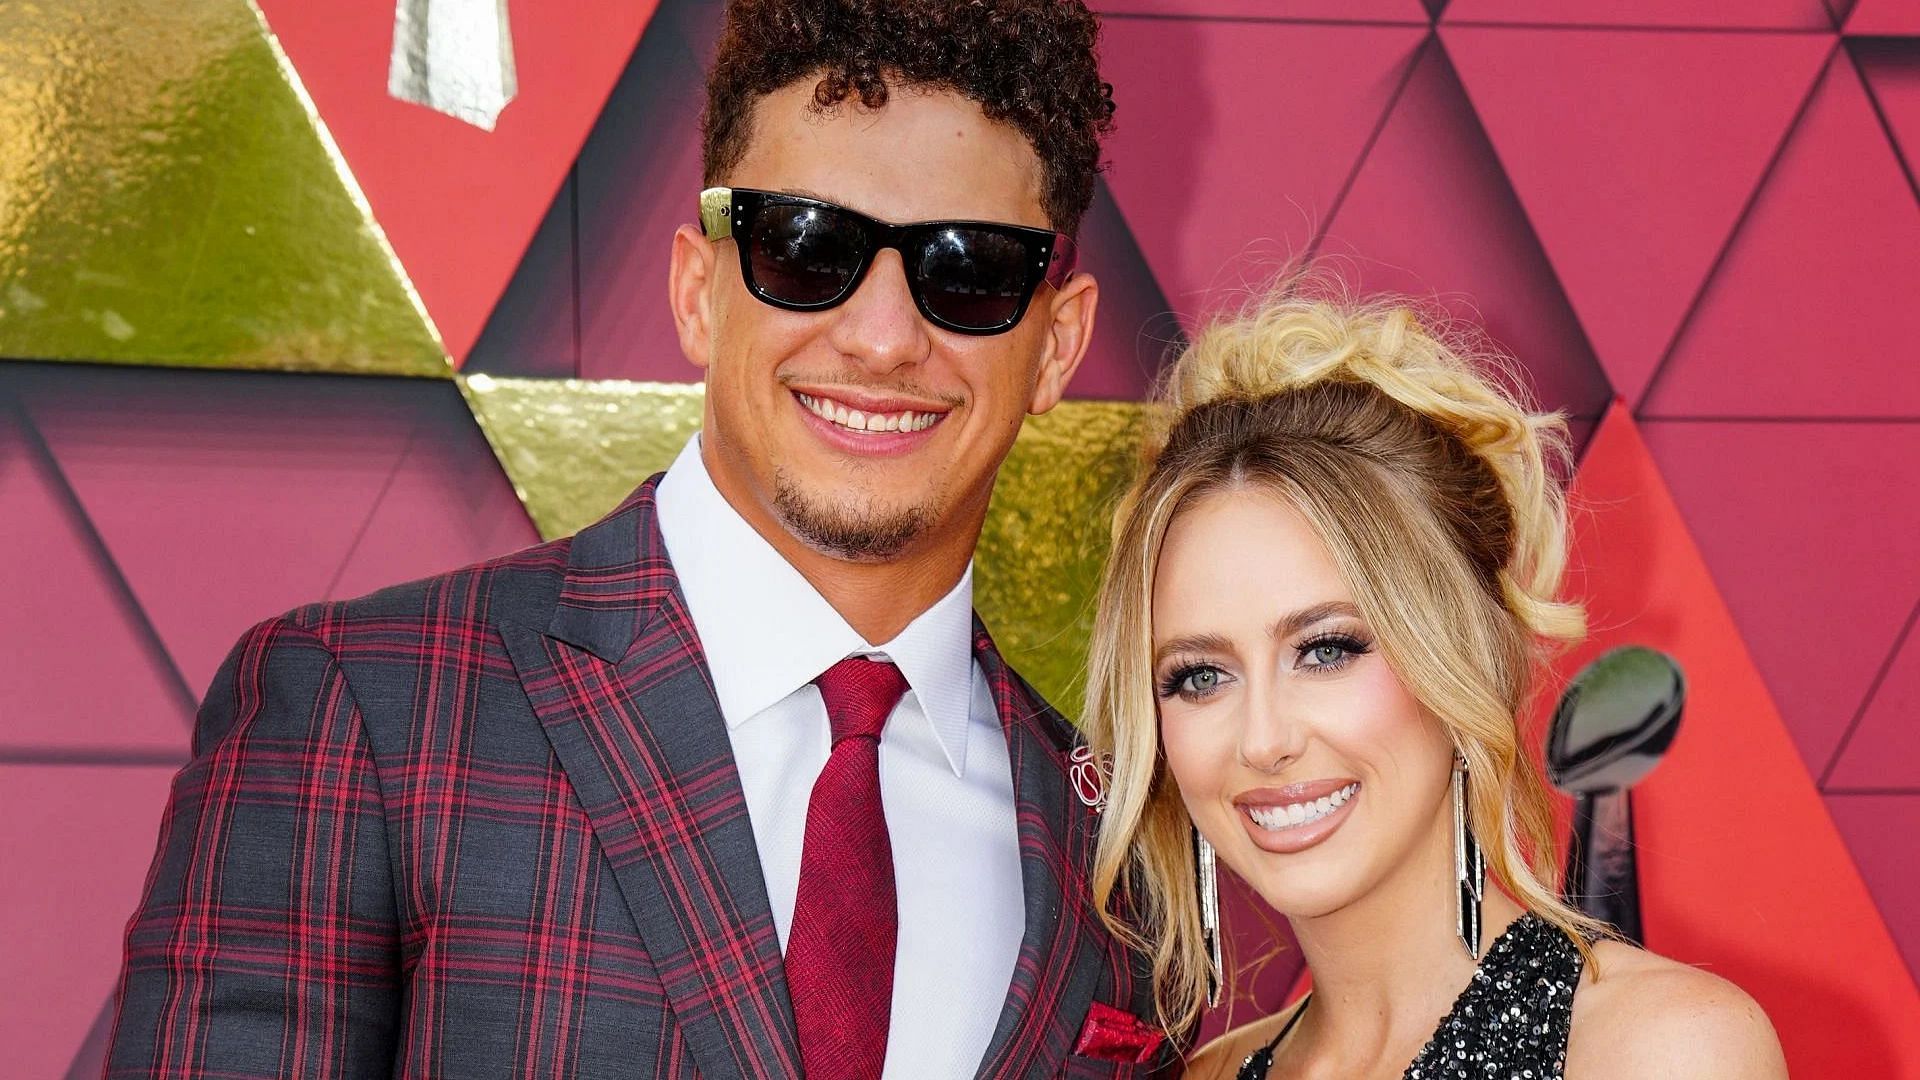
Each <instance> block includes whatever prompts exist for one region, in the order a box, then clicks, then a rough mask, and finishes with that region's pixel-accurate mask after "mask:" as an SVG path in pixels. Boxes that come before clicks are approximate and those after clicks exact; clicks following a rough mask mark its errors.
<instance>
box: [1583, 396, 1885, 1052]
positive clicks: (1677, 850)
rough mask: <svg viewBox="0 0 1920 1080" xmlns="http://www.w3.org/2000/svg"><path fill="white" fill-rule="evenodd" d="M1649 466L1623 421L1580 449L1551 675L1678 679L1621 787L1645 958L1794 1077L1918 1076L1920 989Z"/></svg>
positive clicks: (1819, 639)
mask: <svg viewBox="0 0 1920 1080" xmlns="http://www.w3.org/2000/svg"><path fill="white" fill-rule="evenodd" d="M1650 447H1651V448H1652V449H1653V453H1651V454H1650V453H1649V448H1650ZM1657 456H1659V448H1658V442H1657V436H1651V435H1650V438H1649V440H1648V441H1647V442H1646V443H1643V442H1642V441H1641V439H1640V436H1639V433H1638V432H1637V431H1636V430H1635V424H1634V422H1633V420H1632V418H1631V417H1630V416H1629V415H1628V414H1627V411H1626V409H1625V408H1624V407H1617V408H1616V409H1615V410H1614V411H1613V412H1612V413H1611V414H1610V415H1609V416H1608V418H1607V421H1606V423H1605V424H1603V425H1602V427H1601V429H1600V431H1599V433H1598V434H1596V435H1595V436H1594V442H1593V446H1592V448H1591V449H1590V450H1589V451H1588V453H1587V457H1586V460H1585V461H1584V462H1583V463H1582V464H1581V468H1580V476H1579V479H1578V481H1576V484H1575V487H1574V490H1573V494H1572V498H1573V501H1574V503H1575V505H1576V506H1578V507H1579V512H1578V516H1577V519H1576V523H1575V549H1574V554H1573V559H1572V561H1571V564H1570V565H1571V567H1572V568H1573V570H1572V573H1571V575H1570V586H1571V588H1572V591H1573V593H1574V594H1575V595H1578V596H1580V597H1582V598H1583V599H1584V600H1585V601H1586V603H1587V604H1588V613H1589V619H1590V625H1591V627H1592V631H1591V636H1590V638H1589V640H1588V641H1587V642H1586V643H1585V644H1583V645H1582V646H1581V647H1580V648H1578V649H1577V650H1575V651H1574V652H1573V653H1571V654H1570V655H1568V656H1566V657H1565V658H1563V660H1562V662H1561V663H1560V664H1559V665H1558V666H1557V667H1558V671H1559V672H1560V677H1561V678H1562V679H1564V678H1566V677H1568V676H1570V675H1571V674H1572V673H1573V672H1574V671H1575V670H1577V669H1578V667H1579V666H1580V665H1581V664H1583V663H1585V662H1586V661H1588V660H1590V659H1592V658H1593V657H1594V656H1596V655H1598V653H1599V652H1601V651H1602V650H1604V649H1606V648H1609V647H1612V646H1615V645H1621V644H1628V643H1632V644H1640V645H1650V646H1653V647H1654V648H1658V649H1662V650H1664V651H1666V652H1668V653H1670V654H1671V655H1673V656H1674V657H1675V658H1676V659H1677V660H1678V661H1679V663H1680V666H1681V668H1682V669H1683V670H1684V671H1685V672H1686V676H1687V685H1688V694H1687V705H1686V715H1685V718H1684V719H1683V720H1682V722H1681V725H1680V730H1679V734H1678V737H1677V738H1676V739H1675V741H1674V743H1673V746H1672V748H1671V749H1670V750H1669V751H1668V753H1667V755H1666V756H1665V758H1664V759H1663V760H1662V761H1661V763H1660V764H1659V766H1658V767H1657V768H1655V769H1654V770H1653V772H1652V774H1651V775H1649V776H1648V777H1647V779H1646V780H1645V781H1643V782H1642V783H1641V784H1640V785H1638V786H1637V787H1635V788H1634V791H1633V804H1634V805H1633V810H1634V827H1635V832H1636V834H1637V835H1636V839H1637V841H1638V846H1639V871H1640V891H1641V901H1642V906H1643V913H1644V916H1645V920H1646V929H1647V945H1648V947H1649V948H1651V949H1653V950H1655V951H1656V952H1659V953H1662V954H1663V955H1666V956H1670V957H1673V958H1675V959H1678V960H1681V961H1684V962H1686V963H1690V964H1696V965H1699V966H1701V967H1704V968H1706V969H1707V970H1709V971H1712V972H1714V973H1715V974H1717V975H1720V976H1722V977H1723V978H1727V979H1730V980H1732V981H1733V983H1734V984H1735V985H1737V986H1739V987H1740V988H1741V989H1743V990H1745V991H1746V992H1747V993H1749V994H1751V995H1753V997H1754V998H1755V999H1756V1000H1757V1001H1759V1003H1760V1005H1761V1007H1762V1008H1764V1009H1765V1010H1766V1013H1767V1016H1768V1018H1769V1019H1771V1020H1772V1021H1773V1025H1774V1027H1775V1029H1776V1030H1777V1031H1778V1032H1779V1035H1780V1041H1781V1044H1782V1046H1783V1047H1784V1048H1785V1050H1786V1055H1787V1063H1788V1066H1789V1068H1790V1070H1791V1071H1792V1073H1793V1075H1795V1076H1815V1077H1853V1076H1862V1077H1864V1076H1908V1075H1915V1074H1916V1073H1920V990H1916V988H1915V985H1914V981H1913V977H1912V975H1911V974H1910V973H1909V971H1908V969H1907V967H1906V965H1905V964H1904V963H1903V961H1902V959H1901V956H1900V953H1899V950H1898V947H1897V946H1896V945H1895V943H1894V940H1893V938H1892V936H1891V935H1890V933H1889V932H1888V927H1887V922H1886V920H1885V919H1884V918H1883V916H1882V913H1881V910H1880V909H1876V906H1875V903H1874V898H1873V895H1872V893H1870V892H1869V890H1868V888H1867V886H1866V884H1865V883H1864V882H1863V881H1862V880H1861V876H1860V873H1859V871H1858V870H1857V869H1856V868H1855V866H1854V863H1853V860H1852V859H1851V858H1850V857H1849V853H1848V850H1847V846H1846V844H1845V842H1844V840H1843V839H1842V837H1841V835H1840V833H1839V831H1838V830H1837V829H1836V828H1835V827H1834V823H1833V821H1832V820H1831V819H1830V818H1829V817H1828V815H1827V812H1826V807H1825V805H1824V804H1823V803H1822V801H1821V798H1820V795H1819V792H1818V791H1817V790H1816V788H1815V786H1814V782H1813V779H1812V777H1811V776H1810V775H1809V774H1808V772H1807V770H1806V769H1805V768H1804V767H1803V766H1802V764H1801V760H1800V755H1799V754H1798V753H1796V752H1795V749H1794V745H1793V740H1792V739H1791V738H1790V737H1789V736H1788V733H1787V731H1786V730H1785V728H1784V727H1783V725H1782V723H1781V718H1780V714H1779V712H1777V711H1776V710H1775V708H1774V706H1773V701H1772V699H1770V697H1769V696H1768V693H1767V690H1766V687H1765V685H1764V684H1763V683H1762V681H1761V678H1760V673H1759V672H1758V671H1756V670H1755V668H1754V665H1753V662H1752V660H1751V659H1750V658H1749V656H1748V653H1747V650H1746V649H1745V648H1743V647H1742V644H1741V637H1742V631H1743V629H1744V627H1742V628H1740V629H1736V627H1735V622H1734V619H1733V617H1732V615H1731V614H1730V613H1729V611H1728V605H1727V604H1724V603H1722V602H1721V599H1720V597H1721V592H1722V590H1720V589H1716V588H1715V580H1716V578H1718V577H1719V575H1718V572H1717V569H1716V571H1715V572H1714V573H1713V574H1709V572H1708V566H1709V565H1710V563H1711V561H1712V560H1711V553H1710V552H1703V550H1701V549H1696V548H1695V546H1694V545H1693V543H1692V541H1691V540H1690V539H1689V536H1688V533H1689V524H1691V522H1690V521H1689V522H1685V523H1683V521H1682V519H1681V511H1682V510H1683V509H1684V508H1685V507H1686V501H1685V499H1684V498H1682V499H1680V500H1678V502H1679V505H1677V506H1676V504H1675V503H1676V500H1675V499H1673V498H1670V497H1669V496H1668V494H1667V490H1666V486H1665V485H1664V484H1663V483H1662V482H1661V473H1662V472H1663V471H1665V469H1666V460H1665V459H1662V460H1661V463H1660V465H1659V467H1656V466H1655V463H1654V459H1655V457H1657ZM1769 512H1778V511H1776V510H1774V509H1773V508H1771V507H1755V514H1756V516H1758V515H1760V514H1763V513H1769ZM1753 542H1754V543H1764V542H1765V541H1764V538H1755V540H1754V541H1753ZM1703 554H1706V555H1707V558H1706V559H1705V560H1703V559H1702V555H1703ZM1720 580H1724V579H1723V578H1721V579H1720ZM1803 640H1804V642H1805V643H1806V647H1803V648H1802V650H1801V654H1802V660H1803V662H1804V663H1807V664H1809V665H1810V666H1817V665H1818V664H1819V663H1820V661H1821V660H1822V659H1824V658H1825V657H1827V656H1830V655H1832V653H1833V652H1834V651H1838V650H1837V649H1826V650H1822V649H1820V648H1819V647H1818V646H1816V645H1815V644H1814V643H1825V644H1828V645H1832V644H1833V643H1835V642H1837V641H1841V640H1845V639H1844V636H1840V637H1836V636H1834V635H1830V634H1822V633H1820V632H1818V631H1813V630H1810V631H1809V632H1808V633H1807V635H1806V636H1805V638H1804V639H1803ZM1885 910H1886V915H1887V917H1890V918H1898V919H1905V918H1907V916H1906V914H1905V913H1904V912H1903V911H1902V910H1901V909H1898V908H1891V909H1885ZM1839 1033H1844V1035H1842V1034H1839Z"/></svg>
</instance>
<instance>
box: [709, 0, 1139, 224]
mask: <svg viewBox="0 0 1920 1080" xmlns="http://www.w3.org/2000/svg"><path fill="white" fill-rule="evenodd" d="M1099 38H1100V24H1099V22H1098V20H1096V19H1095V18H1094V16H1093V14H1092V13H1091V12H1089V11H1088V10H1087V8H1086V4H1085V3H1084V2H1083V0H729V2H728V4H727V8H726V15H725V20H724V24H723V25H722V27H721V30H720V46H719V50H718V52H717V54H716V56H715V58H714V62H713V70H712V71H711V72H709V73H708V76H707V113H706V118H705V122H704V124H703V133H704V136H705V146H704V172H705V182H706V183H707V184H709V185H712V184H717V183H721V182H722V181H723V178H724V177H725V175H726V174H727V172H728V171H729V170H731V169H732V168H733V167H734V166H735V165H737V164H739V162H740V159H741V158H743V157H745V156H746V152H747V142H748V140H749V139H750V138H751V137H752V135H753V131H752V128H753V107H754V105H755V104H756V103H757V102H758V101H759V99H760V98H761V97H763V96H765V95H767V94H771V93H773V92H774V91H776V90H779V89H781V88H782V87H785V86H787V85H789V84H790V83H793V82H795V81H797V80H800V79H802V78H817V79H818V80H819V82H818V83H817V84H816V85H815V86H814V90H813V100H814V104H815V106H817V107H819V108H822V109H828V108H832V107H834V106H836V105H839V104H841V103H842V102H844V101H846V100H848V99H849V98H854V99H857V100H858V102H859V104H860V105H861V106H862V107H864V108H869V109H877V108H880V107H881V106H883V105H885V104H886V103H887V85H888V83H889V82H890V81H891V82H893V83H896V84H905V85H915V86H926V87H933V88H938V89H943V90H952V91H954V92H956V93H959V94H961V95H962V96H964V97H967V98H969V99H971V100H973V101H974V102H976V103H978V104H979V105H980V108H981V111H982V112H984V113H985V114H986V116H987V119H989V120H994V121H997V122H1000V123H1004V124H1008V125H1010V126H1012V127H1013V128H1014V129H1015V130H1017V131H1019V132H1020V133H1021V134H1022V135H1025V136H1026V137H1027V141H1028V142H1030V143H1032V144H1033V148H1034V151H1035V153H1037V154H1038V155H1039V157H1040V165H1041V170H1042V173H1043V177H1042V184H1041V195H1040V202H1041V206H1042V208H1043V209H1044V210H1045V211H1046V214H1047V219H1048V221H1050V222H1051V223H1052V224H1053V227H1054V228H1056V229H1059V230H1061V231H1062V232H1065V233H1068V234H1069V235H1071V234H1073V233H1075V232H1076V231H1077V230H1078V229H1079V227H1080V217H1081V215H1082V214H1084V213H1086V210H1087V206H1088V205H1089V204H1090V203H1092V201H1093V180H1094V175H1095V174H1096V173H1098V172H1099V170H1100V140H1101V138H1102V137H1103V136H1104V135H1106V133H1107V131H1108V130H1109V129H1110V128H1112V126H1113V87H1112V86H1111V85H1109V84H1107V83H1105V82H1102V81H1101V79H1100V66H1099V58H1098V56H1097V55H1096V51H1095V50H1096V47H1097V45H1098V42H1099Z"/></svg>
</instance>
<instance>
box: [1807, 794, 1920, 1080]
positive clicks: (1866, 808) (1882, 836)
mask: <svg viewBox="0 0 1920 1080" xmlns="http://www.w3.org/2000/svg"><path fill="white" fill-rule="evenodd" d="M1827 808H1828V810H1829V811H1830V812H1831V813H1832V814H1833V823H1834V824H1835V825H1837V826H1839V828H1840V835H1842V836H1844V837H1846V838H1847V846H1848V848H1850V849H1851V850H1852V852H1853V860H1854V862H1856V863H1858V864H1859V865H1860V876H1861V877H1864V878H1866V880H1867V887H1868V888H1870V889H1872V890H1873V898H1874V900H1875V902H1877V903H1878V904H1879V905H1880V910H1881V911H1883V912H1886V913H1887V915H1888V919H1887V923H1888V928H1889V929H1891V930H1892V931H1893V936H1894V939H1895V940H1896V941H1898V942H1899V943H1900V950H1901V952H1903V953H1904V954H1906V958H1907V969H1908V970H1909V971H1914V972H1920V861H1917V860H1915V859H1914V857H1913V838H1914V837H1916V836H1920V792H1914V793H1912V794H1893V793H1888V794H1885V795H1829V796H1827ZM1869 1030H1871V1029H1869ZM1908 1068H1909V1069H1912V1068H1913V1067H1912V1066H1911V1065H1909V1066H1908ZM1859 1075H1881V1076H1912V1075H1914V1072H1912V1071H1909V1072H1906V1073H1900V1072H1893V1071H1888V1072H1884V1073H1879V1074H1865V1073H1863V1074H1859Z"/></svg>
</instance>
